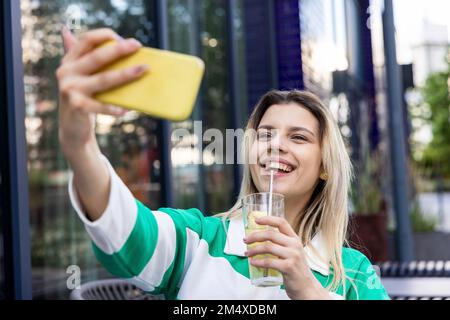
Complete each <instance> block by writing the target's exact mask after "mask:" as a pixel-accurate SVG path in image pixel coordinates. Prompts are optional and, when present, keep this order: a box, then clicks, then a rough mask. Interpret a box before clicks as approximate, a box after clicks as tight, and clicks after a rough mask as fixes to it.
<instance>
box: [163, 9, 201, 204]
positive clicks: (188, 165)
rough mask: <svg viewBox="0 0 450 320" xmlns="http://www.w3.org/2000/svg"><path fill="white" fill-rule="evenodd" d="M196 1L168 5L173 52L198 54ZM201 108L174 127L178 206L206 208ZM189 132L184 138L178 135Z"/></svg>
mask: <svg viewBox="0 0 450 320" xmlns="http://www.w3.org/2000/svg"><path fill="white" fill-rule="evenodd" d="M195 8H196V7H195V4H194V1H190V0H172V1H169V2H168V22H169V24H168V27H169V49H170V50H172V51H176V52H181V53H186V54H192V55H198V53H197V52H198V51H199V48H198V45H197V44H198V41H199V39H198V32H196V31H195V27H196V24H197V23H198V22H197V20H196V19H197V18H198V17H197V15H196V10H195ZM199 112H200V105H199V104H198V103H197V105H196V106H195V108H194V111H193V114H192V115H191V117H190V118H189V119H188V120H186V121H182V122H173V123H172V124H171V126H172V134H173V139H172V150H171V158H172V175H173V179H174V184H173V188H174V196H173V199H174V205H175V206H176V207H179V208H190V207H196V208H200V209H203V200H202V198H203V191H202V190H203V187H204V186H203V182H202V181H201V180H200V176H201V169H202V167H201V164H200V163H199V162H200V161H199V159H200V158H201V153H200V152H201V151H200V147H201V143H200V139H201V136H196V135H195V132H194V121H195V120H201V118H200V116H201V115H200V114H199ZM181 130H187V131H188V132H189V134H187V132H185V134H184V138H183V139H181V138H177V132H181Z"/></svg>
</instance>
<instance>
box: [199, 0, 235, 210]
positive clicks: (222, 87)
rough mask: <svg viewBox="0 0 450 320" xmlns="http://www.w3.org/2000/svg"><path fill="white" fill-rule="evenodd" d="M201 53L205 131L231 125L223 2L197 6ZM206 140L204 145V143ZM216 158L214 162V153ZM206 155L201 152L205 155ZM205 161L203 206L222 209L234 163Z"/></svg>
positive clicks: (225, 205) (213, 0)
mask: <svg viewBox="0 0 450 320" xmlns="http://www.w3.org/2000/svg"><path fill="white" fill-rule="evenodd" d="M200 21H201V23H200V35H201V45H202V46H201V49H202V52H201V55H202V58H203V60H204V61H205V64H206V73H205V81H204V88H205V90H204V95H203V97H202V98H203V99H202V104H203V107H202V119H203V130H204V132H205V131H206V130H208V129H209V128H215V129H219V130H220V131H221V132H222V134H223V137H225V129H226V128H232V124H231V116H230V115H231V112H230V109H231V106H230V98H229V88H228V67H227V57H226V52H227V43H226V40H227V30H226V28H227V23H226V11H225V2H224V1H218V0H211V1H202V2H201V10H200ZM205 146H206V144H205V145H204V147H205ZM215 156H216V159H215V160H216V162H217V160H218V159H217V155H215ZM205 157H207V155H204V156H203V159H205ZM216 162H215V163H212V164H210V163H208V164H206V163H205V182H204V183H205V191H206V200H207V201H206V208H207V212H208V213H216V212H222V211H225V210H227V209H228V208H230V206H231V205H232V202H233V200H234V199H233V197H232V195H233V178H232V177H233V166H232V165H223V164H217V163H216Z"/></svg>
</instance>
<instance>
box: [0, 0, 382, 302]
mask: <svg viewBox="0 0 450 320" xmlns="http://www.w3.org/2000/svg"><path fill="white" fill-rule="evenodd" d="M14 3H16V2H15V1H12V0H11V1H4V2H2V4H1V6H2V7H0V8H1V14H2V15H3V17H5V16H10V15H12V16H13V18H15V19H19V21H20V23H21V27H20V30H19V29H18V28H17V26H16V27H15V28H16V34H13V35H12V36H11V37H10V36H8V35H7V34H6V33H5V32H4V31H5V30H4V29H0V37H1V40H2V41H3V43H2V45H5V46H7V48H9V47H11V48H16V47H20V46H21V48H22V59H20V62H21V63H22V66H23V73H14V72H13V73H10V72H8V70H7V69H6V68H4V67H1V68H0V76H1V77H2V80H4V81H3V82H0V93H1V94H0V97H1V99H2V100H1V102H4V103H5V104H6V105H7V106H8V109H7V110H9V112H10V114H9V117H8V118H6V117H2V119H1V121H2V122H0V126H1V128H0V129H1V131H0V132H1V135H0V139H1V141H0V142H1V143H0V144H1V146H0V149H1V150H2V152H4V153H3V154H2V156H1V157H2V162H1V164H2V165H1V169H2V170H1V172H0V186H1V188H2V189H1V190H2V197H1V199H0V216H1V221H2V223H1V224H0V244H1V246H0V261H1V264H0V299H1V298H2V297H3V296H4V295H5V294H7V293H8V292H13V294H10V296H15V297H25V298H33V299H67V298H68V297H69V294H70V289H69V288H68V283H67V281H68V277H69V276H70V270H71V269H70V267H71V266H77V267H79V269H80V272H81V273H80V274H81V282H82V283H84V282H87V281H90V280H94V279H100V278H108V277H111V276H110V275H109V274H107V273H106V271H104V269H103V268H102V267H101V266H100V265H99V264H98V262H97V261H96V259H95V257H94V255H93V252H92V250H91V244H90V241H89V238H88V235H87V233H86V232H85V230H84V227H83V225H82V223H81V221H80V220H79V219H78V217H77V216H76V214H75V212H74V211H73V209H72V208H71V206H70V202H69V198H68V193H67V183H68V177H69V167H68V164H67V162H66V161H65V159H64V157H63V155H62V153H61V150H60V147H59V144H58V122H57V117H58V99H57V97H58V95H57V94H58V89H57V83H56V79H55V70H56V69H57V67H58V65H59V61H60V59H61V57H62V56H63V54H64V51H63V50H64V49H63V45H62V40H61V37H60V29H61V26H62V25H64V24H66V25H68V26H69V27H70V28H71V29H72V30H73V31H74V32H75V33H76V34H81V33H83V32H85V31H87V30H90V29H93V28H97V27H109V28H112V29H114V30H116V31H117V32H118V33H119V34H120V35H121V36H123V37H125V38H127V37H135V38H137V39H138V40H140V41H141V42H142V43H143V44H144V45H146V46H151V47H160V48H164V49H169V50H173V51H176V52H181V53H187V54H192V55H196V56H199V57H201V58H202V59H203V60H204V61H205V64H206V73H205V77H204V81H203V84H202V87H201V90H200V94H199V97H198V99H197V102H196V105H195V108H194V111H193V113H192V115H191V117H190V118H189V119H187V120H185V121H182V122H176V123H175V122H166V121H162V120H159V119H154V118H151V117H149V116H145V115H142V114H140V113H136V112H131V113H128V114H127V115H126V116H124V117H120V118H114V117H110V116H104V115H98V116H97V117H96V134H97V138H98V141H99V144H100V147H101V149H102V152H103V153H104V154H105V155H106V156H107V157H108V159H110V161H111V163H112V165H113V166H114V168H115V169H116V171H117V173H118V175H119V176H120V177H121V178H122V179H123V181H124V182H125V183H126V184H127V186H128V187H129V188H130V190H131V192H132V193H133V195H134V196H135V197H136V198H137V199H139V200H140V201H142V202H143V203H145V204H146V205H148V206H149V207H150V208H151V209H157V208H159V207H161V206H173V207H178V208H190V207H196V208H199V209H200V210H201V211H202V212H203V213H204V214H205V215H211V214H215V213H219V212H223V211H225V210H227V209H228V208H230V207H231V206H232V205H233V203H234V201H235V200H236V196H237V192H238V189H239V183H240V170H241V168H239V166H238V165H236V164H226V163H225V161H223V163H222V162H220V161H217V160H218V157H220V156H221V155H220V152H219V153H213V152H211V151H209V149H208V148H205V147H206V145H207V144H208V143H209V142H210V141H208V139H206V138H205V136H207V135H205V132H207V131H208V130H218V131H219V132H221V133H222V135H223V136H224V137H225V136H226V129H237V128H242V127H244V125H245V122H246V119H247V117H248V115H249V114H250V112H251V111H252V108H253V106H254V104H255V103H256V101H257V100H258V98H259V97H260V96H261V95H262V94H263V93H264V92H266V91H267V90H269V89H272V88H283V89H294V88H297V89H308V90H311V91H313V92H315V93H316V94H318V95H319V96H320V97H322V98H323V99H324V100H325V102H326V103H328V104H329V105H330V107H331V108H332V110H333V112H334V114H335V116H336V117H337V119H338V120H339V124H340V127H341V131H342V133H343V135H344V136H345V137H346V138H347V142H348V146H349V148H350V150H351V151H352V156H353V158H354V159H356V160H357V159H359V158H361V157H368V156H369V155H372V152H373V151H374V150H376V149H377V144H378V141H379V138H378V131H377V130H378V129H377V128H378V123H377V122H376V121H377V116H376V112H377V110H379V109H377V108H378V107H379V105H381V103H378V101H382V100H380V99H381V98H380V97H379V96H376V99H377V100H376V99H375V78H374V65H373V56H372V46H371V41H372V38H371V32H370V30H369V29H368V28H367V24H366V22H367V18H368V16H367V14H368V9H369V5H370V3H369V1H368V0H367V1H356V0H355V1H354V0H348V1H347V0H336V1H333V0H301V1H298V0H227V1H225V0H204V1H199V0H167V1H163V0H153V1H144V0H132V1H124V0H109V1H87V0H63V1H50V0H21V1H20V5H17V3H16V4H14ZM14 8H15V9H14ZM7 24H8V22H6V23H5V25H7ZM11 25H12V23H11ZM2 28H3V27H2ZM17 30H19V31H20V32H19V33H17ZM377 39H378V38H377ZM6 52H8V51H6ZM2 54H3V53H0V58H1V59H2V62H4V61H8V60H7V57H6V56H3V55H2ZM375 57H378V56H377V55H375ZM14 61H16V60H14ZM16 63H17V61H16ZM377 79H379V78H377ZM19 80H20V81H19ZM14 81H19V82H18V83H19V84H21V86H22V89H23V98H24V101H23V106H20V104H19V106H20V107H23V108H24V115H23V119H14V118H13V117H14V116H15V114H14V113H13V112H12V111H11V110H14V108H15V106H17V103H19V102H17V101H12V100H11V99H10V98H8V97H10V93H11V92H10V91H11V88H10V87H9V86H8V85H9V84H8V83H11V82H14ZM6 84H8V85H6ZM377 92H379V91H377ZM8 93H9V96H8ZM380 108H381V107H380ZM14 121H19V122H20V121H22V122H23V123H24V132H25V136H24V139H23V140H20V139H19V140H14V139H13V136H12V134H11V131H8V130H9V129H8V128H11V126H12V123H13V122H14ZM176 129H186V130H187V131H188V132H189V135H186V136H184V138H183V139H182V140H180V139H178V137H176V136H174V135H172V133H173V132H174V130H176ZM22 144H24V145H22ZM21 148H23V149H24V152H23V153H22V157H23V160H24V162H23V164H24V167H23V168H22V169H25V171H26V173H27V175H26V179H27V180H23V179H25V178H24V177H21V178H22V180H20V181H26V182H27V184H28V188H27V190H23V188H22V187H20V186H18V185H17V186H15V185H13V184H11V183H10V182H11V181H10V180H11V179H8V181H7V183H6V184H5V180H4V179H3V178H4V175H5V174H6V173H10V174H11V175H12V178H14V177H15V176H14V175H15V174H16V175H17V173H15V172H13V171H11V168H12V165H11V163H9V162H8V161H6V159H12V158H11V154H13V153H14V152H12V151H14V150H16V149H18V150H22V149H21ZM224 153H225V150H223V154H224ZM17 154H21V153H19V152H18V153H17ZM11 172H12V173H11ZM11 188H12V191H11V192H13V191H19V192H20V191H22V192H23V194H25V195H27V208H25V209H23V208H18V209H17V210H19V211H20V212H21V215H19V217H20V219H21V220H20V221H18V222H17V223H13V222H14V221H15V220H14V219H12V218H11V219H10V218H8V217H9V215H12V214H13V213H14V212H15V211H14V210H16V209H14V207H13V206H12V205H10V204H9V202H12V200H11V199H13V197H12V196H7V195H6V193H4V192H3V191H4V190H7V189H11ZM14 188H15V189H14ZM8 208H13V210H11V211H8V210H7V209H8ZM27 219H29V220H28V221H27ZM19 222H20V223H22V224H28V222H29V230H28V229H27V228H24V227H23V225H22V224H20V223H19ZM21 226H22V227H21ZM18 228H19V229H20V228H22V229H20V230H19V229H18ZM16 230H19V231H21V232H22V231H23V233H24V234H22V233H19V236H20V237H19V236H18V237H19V238H17V239H15V238H14V239H13V240H14V241H12V242H11V243H10V242H8V241H9V240H8V239H9V238H10V237H11V234H12V233H14V232H15V231H16ZM27 230H28V231H27ZM27 234H28V236H29V239H28V238H27ZM3 240H4V241H3ZM2 241H3V242H2ZM15 241H20V243H25V244H27V243H28V245H29V251H27V250H28V249H27V246H24V247H23V248H24V249H23V251H21V252H20V255H19V257H21V258H20V259H19V260H17V263H16V262H14V263H12V262H10V261H6V259H5V257H12V256H14V255H15V250H16V246H15V243H16V242H15ZM27 252H28V254H29V255H30V262H29V263H28V262H27V259H26V254H27ZM28 264H29V265H30V268H31V270H30V272H29V273H27V271H26V270H27V269H26V268H27V265H28ZM15 268H19V269H20V270H21V272H18V273H17V272H15V271H14V270H15ZM22 271H23V272H22ZM11 274H13V277H14V279H17V281H18V283H19V284H21V285H22V287H21V288H18V287H16V286H14V285H7V281H5V279H7V278H8V277H10V276H11ZM27 288H28V289H27ZM27 290H28V291H27Z"/></svg>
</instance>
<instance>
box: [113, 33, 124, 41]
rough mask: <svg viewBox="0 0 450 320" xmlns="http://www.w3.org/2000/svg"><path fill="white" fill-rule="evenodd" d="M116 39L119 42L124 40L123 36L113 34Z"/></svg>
mask: <svg viewBox="0 0 450 320" xmlns="http://www.w3.org/2000/svg"><path fill="white" fill-rule="evenodd" d="M115 38H116V40H117V41H119V42H122V41H125V39H124V38H122V37H121V36H119V35H118V34H117V35H116V36H115Z"/></svg>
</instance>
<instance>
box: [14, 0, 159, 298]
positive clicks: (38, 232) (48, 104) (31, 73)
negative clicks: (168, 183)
mask: <svg viewBox="0 0 450 320" xmlns="http://www.w3.org/2000/svg"><path fill="white" fill-rule="evenodd" d="M152 3H153V2H152ZM153 14H154V10H153V9H152V8H151V7H150V5H149V4H148V3H147V2H144V1H139V0H135V1H120V0H115V1H87V0H79V1H68V0H66V1H50V0H45V1H31V0H23V1H22V16H23V17H22V25H23V50H24V51H23V60H24V65H25V94H26V97H25V98H26V130H27V144H28V157H29V159H28V168H29V183H30V185H29V190H30V219H31V230H32V234H31V237H32V267H33V296H34V298H35V299H49V298H57V299H59V298H60V299H65V298H68V296H69V294H70V290H68V284H69V285H70V284H73V282H71V281H69V282H67V281H68V279H69V276H71V275H72V274H69V273H67V272H66V270H67V268H68V267H69V266H71V265H76V266H78V267H79V268H80V271H81V281H82V283H83V282H85V281H88V280H92V279H97V278H103V277H111V275H109V274H107V273H106V271H104V269H103V268H101V267H100V265H99V264H98V263H97V261H96V259H95V257H94V255H93V252H92V250H91V243H90V241H89V238H88V235H87V233H86V231H85V230H84V227H83V225H82V223H81V221H80V220H79V219H78V217H77V216H76V213H75V212H74V211H73V210H72V208H71V206H70V202H69V198H68V193H67V183H68V177H69V168H68V165H67V163H66V161H65V159H64V157H63V155H62V153H61V150H60V148H59V143H58V123H57V112H58V111H57V107H58V105H57V84H56V81H55V77H54V73H55V70H56V68H57V66H58V65H59V61H60V59H61V56H62V54H63V47H62V43H61V37H60V34H59V32H60V28H61V25H62V24H63V23H66V24H67V25H68V26H69V27H71V29H73V30H74V32H75V33H77V34H79V33H81V32H84V31H86V30H89V29H93V28H96V27H104V26H106V27H111V28H113V29H114V30H116V31H117V32H118V33H119V34H120V35H121V36H122V37H124V38H127V37H135V38H137V39H139V40H140V41H141V42H143V43H145V44H147V45H154V44H155V33H154V19H153ZM159 129H160V128H159V122H158V121H156V120H154V119H152V118H149V117H146V116H142V115H141V114H138V113H130V114H128V115H127V116H125V117H122V118H117V119H116V118H112V117H109V116H102V115H99V116H97V123H96V132H97V137H98V141H99V144H100V146H101V148H102V152H103V153H104V154H105V155H106V156H107V157H108V158H109V159H110V161H111V163H112V164H113V166H114V167H115V168H116V170H117V172H118V174H119V176H120V177H121V178H122V179H123V180H124V181H125V183H126V184H127V185H128V186H129V188H130V189H131V191H132V192H133V194H134V195H135V196H136V197H137V198H138V199H139V200H141V201H143V202H144V203H146V204H147V205H149V206H150V207H151V208H152V209H156V208H158V207H160V206H161V203H160V199H161V175H160V168H161V162H160V145H159V144H160V138H159V136H158V132H159ZM69 280H70V279H69Z"/></svg>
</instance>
